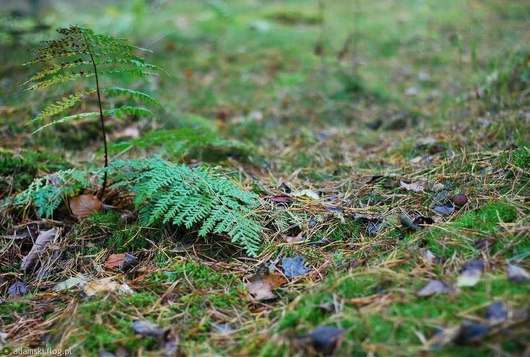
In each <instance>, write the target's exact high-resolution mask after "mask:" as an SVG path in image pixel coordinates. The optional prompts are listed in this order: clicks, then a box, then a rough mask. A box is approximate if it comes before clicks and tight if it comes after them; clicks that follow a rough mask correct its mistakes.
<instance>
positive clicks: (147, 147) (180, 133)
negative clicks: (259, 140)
mask: <svg viewBox="0 0 530 357" xmlns="http://www.w3.org/2000/svg"><path fill="white" fill-rule="evenodd" d="M109 149H110V152H112V153H116V152H121V151H127V150H130V149H136V150H141V151H146V152H147V153H150V152H153V151H155V150H156V152H157V153H162V154H163V156H164V157H167V158H169V159H172V160H189V159H199V160H201V161H216V160H220V159H224V158H226V157H227V156H229V155H237V156H241V157H247V156H249V154H250V152H251V147H250V146H249V145H247V144H245V143H242V142H240V141H237V140H228V139H224V138H223V137H221V135H220V134H219V133H218V132H217V131H214V130H211V129H208V128H179V129H165V130H155V131H151V132H148V133H146V134H144V135H142V136H141V137H139V138H134V139H130V140H127V141H122V142H118V143H113V144H112V145H111V146H110V148H109Z"/></svg>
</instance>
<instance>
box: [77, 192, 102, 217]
mask: <svg viewBox="0 0 530 357" xmlns="http://www.w3.org/2000/svg"><path fill="white" fill-rule="evenodd" d="M102 207H103V204H102V203H101V201H100V200H99V198H97V197H96V196H94V195H79V196H77V197H73V198H71V199H70V210H71V211H72V213H73V214H74V216H76V217H77V218H85V217H88V216H90V215H91V214H92V213H95V212H98V211H100V210H101V208H102Z"/></svg>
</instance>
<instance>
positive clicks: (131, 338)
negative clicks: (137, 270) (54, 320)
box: [70, 293, 158, 354]
mask: <svg viewBox="0 0 530 357" xmlns="http://www.w3.org/2000/svg"><path fill="white" fill-rule="evenodd" d="M156 300H157V297H156V296H155V295H152V294H150V293H135V294H132V295H128V296H116V297H114V296H108V297H105V298H94V299H93V300H91V301H87V302H85V303H82V304H80V305H79V308H78V310H77V315H76V316H75V321H76V324H77V326H78V330H77V331H76V334H75V335H74V336H72V337H71V341H70V342H72V345H73V344H74V343H75V341H78V342H81V344H80V348H81V349H82V350H83V351H84V353H88V354H97V353H99V351H101V350H107V351H110V352H113V351H115V350H116V349H117V348H118V347H124V348H126V349H127V350H129V351H137V350H138V349H140V348H142V349H144V350H151V349H153V348H155V347H156V346H157V345H158V342H157V341H156V339H154V338H150V337H142V336H137V335H135V333H134V331H133V330H132V323H133V321H134V320H135V319H136V318H135V317H134V316H135V315H134V314H133V315H131V316H129V315H128V314H127V313H126V311H127V309H128V308H130V307H134V308H136V309H146V308H147V307H149V306H152V304H153V303H154V302H155V301H156Z"/></svg>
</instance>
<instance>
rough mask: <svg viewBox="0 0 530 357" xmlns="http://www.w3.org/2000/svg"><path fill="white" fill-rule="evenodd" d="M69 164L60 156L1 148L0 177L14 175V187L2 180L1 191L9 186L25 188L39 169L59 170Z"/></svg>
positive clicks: (18, 188) (13, 188)
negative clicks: (14, 151)
mask: <svg viewBox="0 0 530 357" xmlns="http://www.w3.org/2000/svg"><path fill="white" fill-rule="evenodd" d="M68 167H69V165H68V164H67V163H66V162H65V161H64V160H63V159H62V158H60V157H59V156H56V155H54V154H51V153H48V152H46V153H41V152H37V151H31V150H26V151H22V152H20V153H18V154H15V153H12V152H10V151H6V150H3V149H0V177H3V178H4V179H5V178H7V177H12V180H13V181H12V182H13V183H12V187H7V186H6V185H7V184H6V183H4V182H3V181H4V180H0V191H2V190H6V189H8V188H10V189H12V190H14V191H15V192H17V191H20V190H23V189H25V188H26V187H27V186H29V184H30V183H31V182H32V181H33V179H34V178H35V177H36V176H37V174H38V173H39V171H46V172H49V171H57V170H62V169H65V168H68Z"/></svg>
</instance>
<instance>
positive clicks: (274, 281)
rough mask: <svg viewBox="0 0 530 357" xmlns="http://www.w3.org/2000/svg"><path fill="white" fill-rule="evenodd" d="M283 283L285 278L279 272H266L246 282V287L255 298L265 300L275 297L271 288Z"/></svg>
mask: <svg viewBox="0 0 530 357" xmlns="http://www.w3.org/2000/svg"><path fill="white" fill-rule="evenodd" d="M285 283H286V280H285V278H284V277H283V276H281V275H280V274H267V275H265V276H263V277H256V278H255V280H253V281H251V282H249V283H247V289H248V292H249V293H250V295H252V297H253V298H254V299H255V300H257V301H266V300H272V299H275V298H276V295H275V294H274V293H273V292H272V290H273V289H274V288H277V287H279V286H281V285H283V284H285Z"/></svg>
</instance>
